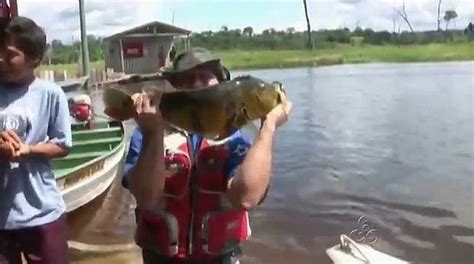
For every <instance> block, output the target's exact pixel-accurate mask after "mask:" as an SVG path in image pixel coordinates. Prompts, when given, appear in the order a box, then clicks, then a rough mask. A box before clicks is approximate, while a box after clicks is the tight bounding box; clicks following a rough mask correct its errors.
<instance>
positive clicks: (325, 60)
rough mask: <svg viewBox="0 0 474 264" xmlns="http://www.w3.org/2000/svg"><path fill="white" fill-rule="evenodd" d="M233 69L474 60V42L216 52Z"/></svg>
mask: <svg viewBox="0 0 474 264" xmlns="http://www.w3.org/2000/svg"><path fill="white" fill-rule="evenodd" d="M216 53H217V55H218V56H220V57H221V58H222V61H223V63H224V64H225V65H226V66H227V67H228V68H229V69H232V70H235V69H260V68H290V67H303V66H324V65H335V64H348V63H350V64H353V63H372V62H396V63H400V62H436V61H466V60H474V42H471V43H466V42H465V43H452V44H429V45H410V46H401V47H398V46H393V45H386V46H373V45H367V46H361V47H353V46H350V45H338V46H337V47H336V48H332V49H320V50H313V51H307V50H291V51H224V52H216Z"/></svg>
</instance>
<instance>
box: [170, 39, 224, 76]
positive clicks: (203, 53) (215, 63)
mask: <svg viewBox="0 0 474 264" xmlns="http://www.w3.org/2000/svg"><path fill="white" fill-rule="evenodd" d="M191 69H204V70H209V71H211V72H212V73H213V74H214V75H215V76H216V78H217V79H218V80H219V81H225V80H228V79H230V74H229V71H228V70H227V69H226V68H225V67H224V66H223V65H222V63H221V60H220V58H218V57H215V56H214V55H213V54H212V53H211V52H210V51H209V50H207V49H205V48H200V47H196V48H192V49H190V50H188V51H185V52H183V53H181V54H179V55H177V56H176V58H175V59H174V61H173V64H172V66H170V67H168V68H164V69H162V70H161V73H162V75H163V76H164V77H167V78H168V77H169V78H173V77H178V76H179V75H181V74H183V73H185V72H186V71H188V70H191Z"/></svg>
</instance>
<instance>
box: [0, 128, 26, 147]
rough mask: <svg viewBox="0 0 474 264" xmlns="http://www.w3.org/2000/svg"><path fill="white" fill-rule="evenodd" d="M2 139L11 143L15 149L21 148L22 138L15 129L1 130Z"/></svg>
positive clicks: (0, 138) (0, 137) (0, 136)
mask: <svg viewBox="0 0 474 264" xmlns="http://www.w3.org/2000/svg"><path fill="white" fill-rule="evenodd" d="M0 140H1V141H4V142H7V143H10V144H11V145H12V146H13V148H14V149H15V150H18V149H19V148H20V143H21V139H20V137H18V135H17V134H16V133H15V131H13V130H5V131H2V132H0Z"/></svg>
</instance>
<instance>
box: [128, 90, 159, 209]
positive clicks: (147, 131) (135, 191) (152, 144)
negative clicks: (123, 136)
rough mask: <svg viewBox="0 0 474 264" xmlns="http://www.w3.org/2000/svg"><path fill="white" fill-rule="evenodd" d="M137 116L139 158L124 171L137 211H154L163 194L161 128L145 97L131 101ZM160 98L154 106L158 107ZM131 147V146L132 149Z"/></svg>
mask: <svg viewBox="0 0 474 264" xmlns="http://www.w3.org/2000/svg"><path fill="white" fill-rule="evenodd" d="M134 100H135V107H136V111H137V116H136V117H135V120H136V122H137V124H138V125H139V127H140V130H141V132H142V133H143V134H142V135H143V138H142V141H141V142H140V143H141V144H140V148H135V151H137V152H138V149H139V155H138V158H137V159H136V161H134V160H132V162H131V163H133V164H134V165H133V166H130V167H129V168H128V169H127V177H128V178H127V179H128V181H126V183H129V189H130V192H131V193H132V195H133V196H134V197H135V199H136V201H137V204H138V207H139V208H141V209H143V210H149V209H153V208H154V207H155V205H156V203H157V202H158V200H159V199H160V198H161V195H162V194H163V189H164V186H165V161H164V160H165V158H164V150H163V149H164V146H163V136H164V132H163V129H164V125H163V120H162V118H161V114H160V113H159V112H158V111H157V110H156V108H155V107H153V106H151V104H150V98H149V97H148V96H146V95H145V94H137V95H136V97H134ZM159 102H160V101H159V98H158V100H157V101H156V104H159ZM132 147H134V146H133V145H132V146H131V148H132Z"/></svg>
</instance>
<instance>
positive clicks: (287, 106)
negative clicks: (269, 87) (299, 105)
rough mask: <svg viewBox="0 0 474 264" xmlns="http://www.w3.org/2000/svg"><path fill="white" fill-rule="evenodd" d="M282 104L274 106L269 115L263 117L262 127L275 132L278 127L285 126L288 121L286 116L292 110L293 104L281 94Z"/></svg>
mask: <svg viewBox="0 0 474 264" xmlns="http://www.w3.org/2000/svg"><path fill="white" fill-rule="evenodd" d="M282 97H283V100H282V103H281V104H279V105H278V106H276V107H275V108H274V109H273V110H272V111H270V113H268V114H267V116H266V117H265V122H264V124H263V125H264V126H265V127H266V128H269V129H270V130H272V131H275V130H276V129H277V128H278V127H280V126H281V125H283V124H285V123H286V121H288V116H289V115H290V113H291V110H292V108H293V103H292V102H291V101H288V99H287V98H286V96H285V95H284V94H282Z"/></svg>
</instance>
